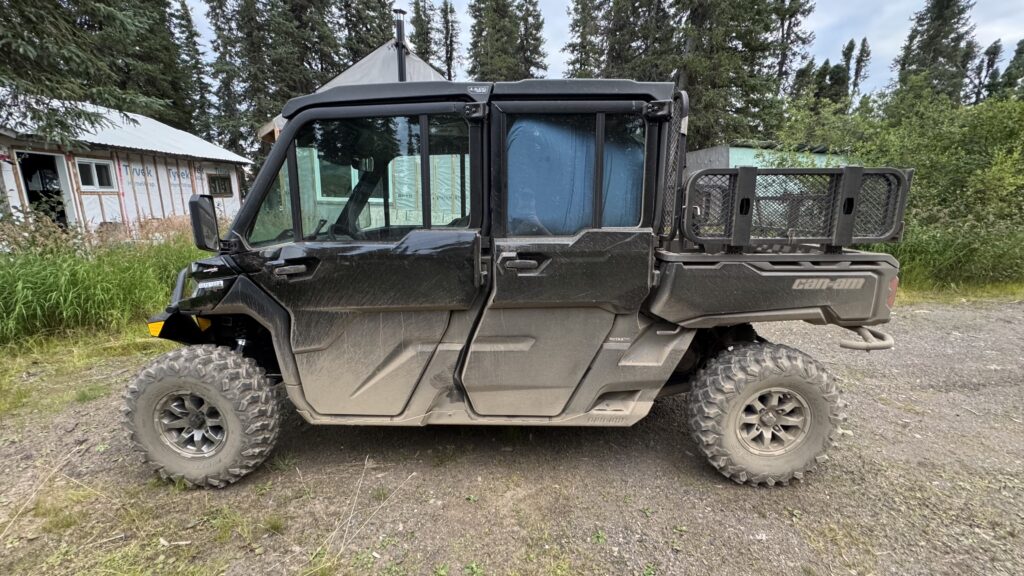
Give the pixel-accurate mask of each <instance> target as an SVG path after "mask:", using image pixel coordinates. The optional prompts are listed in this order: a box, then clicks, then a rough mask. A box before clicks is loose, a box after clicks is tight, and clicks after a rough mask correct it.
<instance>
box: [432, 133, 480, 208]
mask: <svg viewBox="0 0 1024 576" xmlns="http://www.w3.org/2000/svg"><path fill="white" fill-rule="evenodd" d="M428 126H429V129H430V140H429V142H430V224H431V226H434V227H439V226H454V227H466V226H469V213H470V197H471V195H470V190H469V124H468V123H467V122H466V120H465V119H464V118H463V117H461V116H457V115H454V114H450V115H449V114H443V115H436V116H431V117H430V119H429V121H428Z"/></svg>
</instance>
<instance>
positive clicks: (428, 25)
mask: <svg viewBox="0 0 1024 576" xmlns="http://www.w3.org/2000/svg"><path fill="white" fill-rule="evenodd" d="M436 12H437V8H436V7H435V6H434V3H433V2H431V1H430V0H413V2H412V19H411V20H410V21H409V23H410V24H411V25H412V33H411V34H409V41H410V42H412V46H413V50H414V51H415V52H416V55H417V56H419V57H420V58H422V59H423V60H424V61H426V62H428V63H430V64H431V65H434V64H436V63H437V62H438V60H439V58H438V55H437V52H438V42H437V40H436V39H435V34H434V32H435V29H436V27H437V25H436V24H435V23H434V20H435V14H436Z"/></svg>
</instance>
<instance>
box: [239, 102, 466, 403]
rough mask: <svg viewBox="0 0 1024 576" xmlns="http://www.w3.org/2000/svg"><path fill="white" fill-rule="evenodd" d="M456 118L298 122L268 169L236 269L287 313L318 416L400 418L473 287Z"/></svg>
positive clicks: (321, 117)
mask: <svg viewBox="0 0 1024 576" xmlns="http://www.w3.org/2000/svg"><path fill="white" fill-rule="evenodd" d="M461 109H462V107H461V106H456V105H454V104H452V105H445V104H433V105H415V106H410V107H408V109H400V110H397V111H396V109H395V107H393V106H392V107H388V108H387V111H386V113H385V111H384V109H383V108H380V109H379V110H378V109H373V108H369V109H368V108H362V109H360V110H357V111H349V112H342V113H336V114H335V115H334V116H331V115H330V114H326V113H325V112H324V111H322V110H320V111H316V112H317V114H315V115H313V116H312V117H311V115H310V114H304V115H300V116H298V117H297V118H295V119H293V120H292V121H291V122H290V124H289V128H288V129H286V131H285V133H284V134H282V138H281V141H282V142H290V144H289V145H288V148H287V150H286V152H281V151H278V150H276V149H275V153H276V158H275V156H274V155H273V154H272V156H271V159H269V160H268V166H272V164H270V163H271V162H272V161H274V160H276V161H277V163H278V165H279V166H280V168H279V172H278V175H277V177H276V178H274V179H272V181H270V182H269V183H268V184H266V185H265V189H266V192H265V193H264V194H263V196H262V197H261V200H260V202H261V205H260V208H259V211H258V212H257V213H256V215H255V218H253V221H252V223H251V225H250V226H249V229H248V231H246V232H245V234H244V236H245V238H246V242H247V243H248V245H249V248H250V250H249V251H248V252H247V253H246V254H243V255H242V256H241V257H240V258H239V261H240V262H242V265H243V266H244V267H245V269H246V270H247V271H248V272H250V275H251V277H252V278H253V279H254V281H256V282H257V283H258V284H259V285H260V286H262V287H263V288H264V289H265V290H266V291H267V292H269V293H270V294H271V295H272V296H273V297H274V298H275V299H277V300H278V301H279V302H281V304H282V305H283V306H284V307H285V308H286V309H287V310H288V311H289V313H290V316H291V323H292V324H291V334H290V338H291V345H292V351H293V353H294V355H295V360H296V364H297V366H298V371H299V377H300V378H301V381H302V389H303V393H304V395H305V397H306V400H307V401H308V402H309V404H310V406H312V407H313V409H315V410H316V411H317V412H319V413H320V414H325V415H327V414H331V415H335V414H344V415H374V416H394V415H397V414H400V413H401V412H402V411H403V410H404V408H405V406H406V404H407V402H408V400H409V398H410V396H411V395H412V392H413V390H414V388H415V386H416V383H417V382H418V381H419V379H420V377H421V375H422V373H423V371H424V368H425V367H426V365H427V362H428V361H429V360H430V358H431V356H432V355H433V353H434V351H435V349H436V348H437V345H438V342H440V340H441V337H442V336H443V334H444V332H445V330H446V328H447V327H448V322H449V319H450V316H451V314H452V312H453V311H456V310H466V309H468V308H470V306H471V305H472V303H473V301H474V299H475V298H477V296H478V294H479V293H480V292H481V291H482V288H481V273H480V269H479V266H480V233H479V228H480V219H481V218H480V208H479V202H477V200H476V199H477V198H478V197H479V196H478V194H479V186H474V185H473V182H471V178H470V174H471V166H472V162H473V161H474V160H476V156H477V154H476V153H475V152H474V151H472V150H471V146H470V141H471V133H472V132H473V131H478V130H480V128H479V126H477V125H471V124H470V123H469V122H468V121H467V120H466V119H465V118H463V116H462V115H461V114H460V113H458V111H461ZM473 141H474V142H478V141H479V132H477V133H476V134H475V135H474V139H473ZM475 145H476V144H474V146H475ZM472 173H474V174H475V173H476V172H475V171H473V172H472Z"/></svg>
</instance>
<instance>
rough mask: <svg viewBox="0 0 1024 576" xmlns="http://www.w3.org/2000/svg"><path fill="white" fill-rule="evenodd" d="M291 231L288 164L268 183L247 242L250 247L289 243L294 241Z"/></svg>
mask: <svg viewBox="0 0 1024 576" xmlns="http://www.w3.org/2000/svg"><path fill="white" fill-rule="evenodd" d="M294 235H295V234H294V232H293V230H292V201H291V194H289V192H288V164H287V163H285V164H284V165H283V166H281V170H280V171H279V172H278V173H277V176H276V177H275V178H274V180H273V181H272V182H271V183H270V190H268V191H267V195H266V196H265V197H264V198H263V203H262V204H260V210H259V212H257V213H256V218H255V219H254V220H253V222H252V228H251V229H250V230H249V235H248V240H249V244H250V245H252V246H254V247H255V246H268V245H271V244H280V243H282V242H291V241H292V240H293V239H294Z"/></svg>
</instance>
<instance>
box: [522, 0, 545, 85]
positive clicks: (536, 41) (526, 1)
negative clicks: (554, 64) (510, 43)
mask: <svg viewBox="0 0 1024 576" xmlns="http://www.w3.org/2000/svg"><path fill="white" fill-rule="evenodd" d="M516 11H517V12H518V13H519V37H518V39H517V41H516V53H517V54H516V57H517V60H518V62H517V64H518V75H519V77H520V78H543V77H544V74H543V73H544V72H545V71H547V69H548V65H547V63H546V62H545V59H546V58H547V57H548V54H547V52H545V51H544V16H543V15H542V14H541V13H540V7H539V6H538V5H537V0H519V2H518V4H517V5H516Z"/></svg>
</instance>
